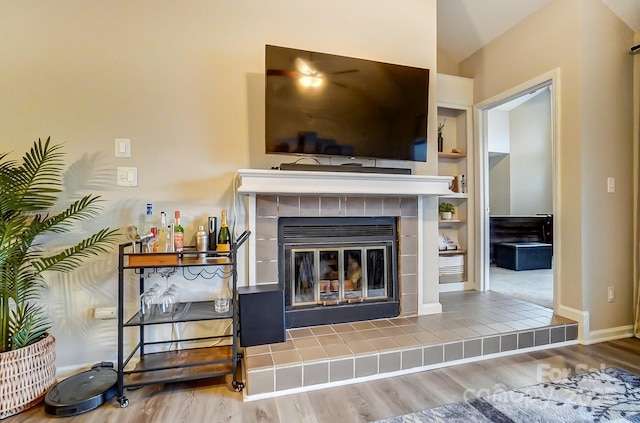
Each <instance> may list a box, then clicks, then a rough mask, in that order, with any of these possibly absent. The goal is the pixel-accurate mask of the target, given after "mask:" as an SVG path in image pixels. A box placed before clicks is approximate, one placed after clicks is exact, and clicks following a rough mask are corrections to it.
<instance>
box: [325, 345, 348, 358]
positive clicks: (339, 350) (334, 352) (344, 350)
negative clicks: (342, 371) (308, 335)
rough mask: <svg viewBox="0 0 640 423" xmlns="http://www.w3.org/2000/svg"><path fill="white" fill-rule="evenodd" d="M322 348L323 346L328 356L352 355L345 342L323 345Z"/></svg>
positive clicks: (341, 356)
mask: <svg viewBox="0 0 640 423" xmlns="http://www.w3.org/2000/svg"><path fill="white" fill-rule="evenodd" d="M322 348H324V350H325V352H326V353H327V355H328V356H329V358H343V357H353V351H351V349H350V348H349V347H347V346H346V345H345V344H329V345H323V346H322Z"/></svg>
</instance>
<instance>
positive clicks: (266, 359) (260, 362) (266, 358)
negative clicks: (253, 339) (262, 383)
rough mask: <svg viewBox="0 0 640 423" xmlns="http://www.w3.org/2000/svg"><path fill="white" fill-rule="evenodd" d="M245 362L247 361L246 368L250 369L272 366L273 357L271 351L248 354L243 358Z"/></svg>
mask: <svg viewBox="0 0 640 423" xmlns="http://www.w3.org/2000/svg"><path fill="white" fill-rule="evenodd" d="M245 362H246V363H247V368H248V369H251V370H260V369H267V368H270V367H273V357H272V356H271V353H269V354H260V355H252V356H249V357H247V358H246V359H245Z"/></svg>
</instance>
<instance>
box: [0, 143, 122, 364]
mask: <svg viewBox="0 0 640 423" xmlns="http://www.w3.org/2000/svg"><path fill="white" fill-rule="evenodd" d="M61 149H62V146H61V145H59V144H51V143H50V138H48V139H47V140H46V141H45V142H42V141H41V140H40V139H38V141H37V142H34V143H33V146H32V147H31V149H30V150H29V151H28V152H26V153H25V154H24V156H23V158H22V161H21V162H19V161H15V160H10V159H8V154H9V153H1V154H0V216H1V217H2V220H1V221H0V352H4V351H9V350H16V349H19V348H22V347H25V346H27V345H29V344H32V343H34V342H36V341H38V340H39V339H40V338H41V337H42V336H43V335H44V334H45V333H46V332H47V331H48V330H49V329H50V328H51V321H50V318H49V316H48V315H47V313H46V312H45V310H44V309H43V307H42V306H41V305H39V304H38V299H39V298H40V293H41V289H42V288H43V287H44V286H45V280H44V277H43V273H45V272H48V271H57V272H70V271H72V270H74V269H75V268H77V267H78V266H79V265H80V264H81V263H82V262H83V260H84V259H86V258H88V257H90V256H94V255H98V254H100V253H105V252H107V251H108V250H109V246H111V245H113V244H114V243H115V242H116V241H117V238H118V234H117V230H111V229H109V228H106V229H102V230H100V231H98V232H97V233H95V234H93V235H91V236H90V237H88V238H86V239H84V240H82V241H80V242H79V243H78V244H76V245H75V246H72V247H69V248H66V249H64V250H62V251H58V252H51V251H46V249H45V248H44V246H43V245H42V240H43V239H44V238H43V236H44V235H48V234H49V235H50V234H61V233H65V232H71V231H72V230H73V225H74V224H75V223H76V222H79V221H83V220H86V219H90V218H93V217H95V216H97V214H98V213H99V211H100V210H101V207H100V206H99V204H98V203H99V202H100V197H99V196H95V195H86V196H84V197H82V198H80V199H79V200H77V201H74V202H73V203H71V204H70V205H69V206H68V207H67V208H66V209H65V210H63V211H62V212H60V213H57V214H55V215H51V214H49V213H50V210H51V208H52V207H53V206H54V205H55V204H56V202H57V201H58V194H59V193H60V192H61V191H62V189H61V188H62V171H63V164H64V163H63V160H62V158H63V156H64V153H63V152H62V150H61Z"/></svg>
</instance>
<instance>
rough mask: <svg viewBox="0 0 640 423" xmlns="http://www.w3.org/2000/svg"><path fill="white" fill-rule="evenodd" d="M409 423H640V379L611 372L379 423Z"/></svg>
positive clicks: (612, 370) (548, 384)
mask: <svg viewBox="0 0 640 423" xmlns="http://www.w3.org/2000/svg"><path fill="white" fill-rule="evenodd" d="M410 422H446V423H452V422H461V423H462V422H464V423H468V422H500V423H512V422H527V423H530V422H572V423H574V422H639V423H640V376H637V375H634V374H631V373H629V372H626V371H624V370H621V369H618V368H614V367H612V368H608V369H604V370H601V371H596V372H591V373H585V374H582V375H578V376H574V377H571V378H568V379H561V380H557V381H554V382H550V383H540V384H538V385H533V386H529V387H526V388H522V389H514V390H511V391H505V392H500V393H497V394H493V395H488V396H485V397H482V398H475V399H473V400H471V401H467V402H459V403H455V404H449V405H443V406H441V407H436V408H432V409H429V410H424V411H419V412H417V413H412V414H406V415H404V416H398V417H391V418H388V419H384V420H380V421H379V423H410Z"/></svg>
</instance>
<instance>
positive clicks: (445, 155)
mask: <svg viewBox="0 0 640 423" xmlns="http://www.w3.org/2000/svg"><path fill="white" fill-rule="evenodd" d="M465 157H467V154H466V153H443V152H439V153H438V158H439V159H462V158H465Z"/></svg>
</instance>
